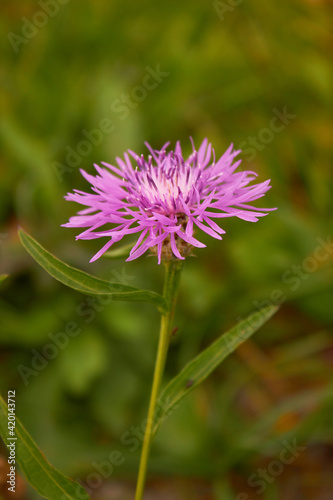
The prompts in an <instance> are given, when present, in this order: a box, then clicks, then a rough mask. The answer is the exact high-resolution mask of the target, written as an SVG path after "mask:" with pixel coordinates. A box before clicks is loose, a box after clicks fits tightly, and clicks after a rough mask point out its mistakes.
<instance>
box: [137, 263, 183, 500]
mask: <svg viewBox="0 0 333 500" xmlns="http://www.w3.org/2000/svg"><path fill="white" fill-rule="evenodd" d="M181 266H182V262H181V261H175V260H169V261H166V262H165V282H164V290H163V297H164V298H165V301H166V303H167V312H165V313H164V314H162V317H161V327H160V337H159V343H158V349H157V355H156V362H155V371H154V378H153V386H152V390H151V396H150V403H149V410H148V417H147V424H146V429H145V435H144V439H143V445H142V452H141V460H140V467H139V474H138V480H137V486H136V493H135V500H142V497H143V492H144V487H145V482H146V474H147V465H148V458H149V452H150V447H151V442H152V438H153V427H154V415H155V409H156V403H157V398H158V394H159V389H160V385H161V380H162V376H163V371H164V365H165V360H166V355H167V351H168V347H169V340H170V334H171V331H170V330H171V325H172V320H173V315H174V309H175V305H176V299H177V291H178V287H179V281H180V271H181Z"/></svg>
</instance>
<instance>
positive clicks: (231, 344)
mask: <svg viewBox="0 0 333 500" xmlns="http://www.w3.org/2000/svg"><path fill="white" fill-rule="evenodd" d="M277 310H278V307H277V306H273V305H272V306H267V307H264V308H262V309H260V310H259V311H257V312H255V313H252V314H250V315H249V316H248V317H247V318H246V319H244V320H243V321H240V322H239V323H238V324H237V325H236V326H234V327H233V328H232V329H231V330H229V331H228V332H227V333H225V334H224V335H222V336H221V337H219V338H218V339H217V340H216V341H215V342H214V343H213V344H211V345H210V346H209V347H207V349H205V350H204V351H203V352H202V353H200V354H199V355H198V356H197V357H196V358H194V359H193V360H192V361H191V362H190V363H188V364H187V365H186V366H185V367H184V368H183V370H182V371H181V372H180V373H179V375H177V376H176V377H175V378H174V379H173V380H171V382H169V384H168V385H167V387H166V388H165V389H164V390H163V392H162V394H161V396H160V398H159V403H158V409H157V412H156V415H155V428H154V433H155V432H156V431H157V430H158V428H159V426H160V424H161V422H162V421H163V420H164V419H165V418H166V415H168V414H169V413H170V411H171V410H172V409H173V408H174V407H175V406H176V405H177V404H178V403H179V401H180V400H181V399H183V397H185V396H186V395H187V394H188V393H189V392H190V391H192V390H193V389H194V388H195V387H196V386H197V385H199V384H200V383H201V382H203V381H204V380H205V379H206V378H207V377H208V375H210V374H211V373H212V371H213V370H215V368H217V367H218V365H219V364H220V363H222V361H223V360H224V359H225V358H226V357H227V356H229V354H231V353H232V352H233V351H234V350H235V349H237V347H238V346H239V345H240V344H242V343H243V342H244V341H245V340H247V339H248V338H249V337H250V336H251V335H252V334H253V333H254V332H256V331H257V330H258V329H259V328H260V327H261V326H262V325H263V324H264V323H266V321H268V320H269V319H270V318H271V316H273V314H275V313H276V311H277Z"/></svg>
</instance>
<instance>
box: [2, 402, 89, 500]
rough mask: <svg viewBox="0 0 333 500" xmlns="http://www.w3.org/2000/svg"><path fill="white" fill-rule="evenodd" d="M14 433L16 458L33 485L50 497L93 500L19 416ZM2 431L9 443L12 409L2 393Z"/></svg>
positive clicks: (6, 441)
mask: <svg viewBox="0 0 333 500" xmlns="http://www.w3.org/2000/svg"><path fill="white" fill-rule="evenodd" d="M14 429H15V430H14V433H15V436H14V437H16V438H17V439H16V440H15V441H11V442H14V443H15V454H16V461H17V463H18V464H19V466H20V468H21V470H22V472H23V474H24V475H25V477H26V479H27V481H28V482H29V483H30V484H31V486H32V487H33V488H34V489H35V490H36V491H37V492H38V493H39V494H40V495H41V496H42V497H43V498H48V499H49V500H77V499H78V498H80V499H82V500H89V496H88V494H87V493H86V491H85V490H84V489H83V488H82V486H80V485H79V484H78V483H76V482H75V481H72V480H71V479H69V478H67V477H66V476H64V475H63V474H62V473H61V472H60V471H58V470H57V469H55V468H54V467H52V465H51V464H49V462H47V460H46V459H45V457H44V455H43V454H42V453H41V451H40V450H39V449H38V447H37V445H36V444H35V442H34V441H33V440H32V438H31V437H30V436H29V434H28V433H27V431H26V430H25V429H24V427H23V426H22V424H21V423H20V421H19V420H18V419H17V418H16V419H15V428H14ZM0 434H1V437H2V440H3V442H4V443H5V445H6V446H8V444H9V443H10V441H8V438H10V436H9V435H8V408H7V405H6V403H5V401H4V400H3V398H2V397H1V396H0Z"/></svg>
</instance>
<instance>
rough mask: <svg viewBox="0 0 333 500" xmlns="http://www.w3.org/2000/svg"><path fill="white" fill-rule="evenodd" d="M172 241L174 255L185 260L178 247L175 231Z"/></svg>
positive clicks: (172, 234) (171, 237)
mask: <svg viewBox="0 0 333 500" xmlns="http://www.w3.org/2000/svg"><path fill="white" fill-rule="evenodd" d="M170 243H171V250H172V251H173V254H174V256H175V257H177V259H180V260H184V257H182V256H181V255H180V253H179V250H178V248H177V245H176V241H175V235H174V233H171V236H170Z"/></svg>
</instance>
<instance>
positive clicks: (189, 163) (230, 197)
mask: <svg viewBox="0 0 333 500" xmlns="http://www.w3.org/2000/svg"><path fill="white" fill-rule="evenodd" d="M191 143H192V149H193V151H192V153H191V154H190V156H189V157H188V158H186V159H184V157H183V154H182V149H181V145H180V142H179V141H178V142H177V143H176V147H175V150H174V152H173V151H167V148H168V146H169V143H166V144H164V145H163V146H162V148H161V149H160V150H155V149H153V148H152V147H151V146H150V145H149V144H148V143H146V146H147V148H148V151H149V152H150V155H149V156H148V160H146V159H145V158H144V156H143V155H138V154H137V153H135V152H134V151H131V150H128V152H125V153H124V156H123V159H121V158H118V157H117V158H116V164H117V166H114V165H111V164H108V163H105V162H102V166H103V167H106V168H102V167H100V166H99V165H97V164H95V169H96V174H97V175H95V176H93V175H91V174H89V173H87V172H85V171H84V170H81V174H82V175H83V177H84V178H85V179H86V180H87V181H88V182H89V184H90V186H91V191H92V192H89V193H86V192H84V191H80V190H74V192H73V193H68V194H67V195H66V196H65V199H66V200H69V201H74V202H76V203H79V204H80V205H82V206H83V208H82V210H80V211H79V212H78V213H77V215H76V216H74V217H71V218H70V219H69V221H68V222H67V223H66V224H64V225H63V226H65V227H77V228H80V229H83V231H82V232H81V234H79V235H78V236H77V239H84V240H91V239H96V238H100V237H104V236H107V237H109V238H111V239H110V240H109V241H108V243H107V244H106V245H104V247H102V249H101V250H100V251H99V252H97V254H96V255H95V256H94V257H93V258H92V261H93V260H96V259H97V258H99V257H100V255H102V254H103V252H104V251H106V249H107V248H109V246H111V245H112V244H113V243H115V242H117V241H120V240H121V239H122V238H123V237H124V236H126V235H128V234H134V233H140V234H139V237H138V240H137V242H136V244H135V245H134V246H133V248H132V250H131V253H130V256H129V258H128V259H127V260H133V259H135V258H138V257H139V256H140V255H142V254H143V253H145V252H146V251H147V250H148V249H149V248H150V247H152V246H157V256H158V262H159V263H160V262H161V259H162V254H163V241H164V240H165V239H166V238H169V239H170V245H171V250H172V252H173V254H174V255H175V257H177V258H179V259H183V257H182V256H181V255H180V252H179V250H178V248H177V244H176V239H175V234H177V235H178V238H181V239H182V240H183V241H185V242H186V243H188V244H189V245H193V246H197V247H199V248H201V247H203V246H204V245H203V243H201V242H200V241H199V240H197V239H196V238H194V236H193V223H194V224H195V225H196V227H198V228H199V229H201V230H202V231H204V232H206V233H207V234H209V235H210V236H212V237H213V238H217V239H221V236H220V235H221V234H224V233H225V231H224V230H223V229H221V228H220V227H219V225H218V224H216V222H214V220H212V219H218V218H225V217H238V218H240V219H243V220H246V221H250V222H256V221H258V219H259V218H260V217H264V216H265V215H267V214H268V212H270V211H272V210H275V209H274V208H270V209H265V208H256V207H253V206H252V202H253V201H254V200H257V199H260V198H261V197H263V196H264V195H265V193H266V192H267V191H268V190H269V189H270V188H271V186H270V180H266V181H264V182H261V183H257V184H253V185H251V182H253V181H255V179H256V176H257V174H256V173H255V172H253V171H250V170H246V171H238V172H237V171H236V170H237V168H238V167H239V165H240V163H241V160H237V159H236V160H235V158H236V157H237V156H238V154H239V153H240V151H238V150H234V149H233V145H232V144H231V145H230V146H229V147H228V149H227V150H226V151H225V153H224V154H223V155H222V156H221V157H220V158H219V159H217V160H216V161H215V151H214V149H213V148H212V145H211V144H210V143H209V142H208V140H207V139H204V140H203V141H202V143H201V145H200V147H199V149H198V151H196V149H195V146H194V143H193V140H192V139H191ZM212 154H213V157H212ZM130 157H132V158H134V160H135V163H136V165H135V166H134V168H133V166H132V163H131V159H130ZM186 219H187V222H186V228H185V229H184V232H183V230H182V229H183V226H184V220H186Z"/></svg>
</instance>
